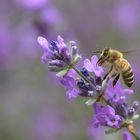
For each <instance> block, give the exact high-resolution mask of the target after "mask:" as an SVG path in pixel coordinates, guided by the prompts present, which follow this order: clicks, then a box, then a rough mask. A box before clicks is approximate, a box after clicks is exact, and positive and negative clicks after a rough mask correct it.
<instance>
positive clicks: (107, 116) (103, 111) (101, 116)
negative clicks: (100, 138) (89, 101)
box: [93, 103, 123, 128]
mask: <svg viewBox="0 0 140 140" xmlns="http://www.w3.org/2000/svg"><path fill="white" fill-rule="evenodd" d="M94 111H95V115H94V118H93V126H94V127H95V128H97V127H99V126H108V127H112V128H119V127H120V125H121V123H122V121H123V119H122V117H121V116H119V115H116V114H115V110H114V108H112V107H111V106H109V105H106V106H102V105H100V104H98V103H94Z"/></svg>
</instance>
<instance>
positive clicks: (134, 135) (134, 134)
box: [129, 131, 140, 140]
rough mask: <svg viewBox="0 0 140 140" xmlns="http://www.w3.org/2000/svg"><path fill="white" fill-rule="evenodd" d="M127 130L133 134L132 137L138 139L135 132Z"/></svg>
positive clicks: (139, 139) (139, 138)
mask: <svg viewBox="0 0 140 140" xmlns="http://www.w3.org/2000/svg"><path fill="white" fill-rule="evenodd" d="M129 132H130V133H131V134H132V135H133V137H134V138H135V139H136V140H140V137H139V136H137V134H136V133H134V132H131V131H129Z"/></svg>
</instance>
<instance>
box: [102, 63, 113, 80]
mask: <svg viewBox="0 0 140 140" xmlns="http://www.w3.org/2000/svg"><path fill="white" fill-rule="evenodd" d="M112 70H113V66H111V68H110V70H109V71H108V73H107V74H106V75H105V76H104V78H103V80H105V79H106V78H107V76H108V75H109V74H110V72H111V71H112Z"/></svg>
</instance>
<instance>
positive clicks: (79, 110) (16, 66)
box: [0, 0, 140, 140]
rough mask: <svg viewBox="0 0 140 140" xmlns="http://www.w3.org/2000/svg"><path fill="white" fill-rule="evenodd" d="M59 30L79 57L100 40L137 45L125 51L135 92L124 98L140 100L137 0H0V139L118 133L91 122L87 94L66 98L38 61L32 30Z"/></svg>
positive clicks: (57, 139)
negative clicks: (129, 51) (74, 46)
mask: <svg viewBox="0 0 140 140" xmlns="http://www.w3.org/2000/svg"><path fill="white" fill-rule="evenodd" d="M59 34H60V35H61V36H62V37H64V38H65V40H66V42H67V41H68V40H75V41H76V42H77V43H78V47H79V50H80V53H81V54H82V56H83V59H84V58H87V57H91V56H92V52H93V51H96V50H101V49H102V48H104V47H105V46H109V47H112V48H115V49H119V50H136V51H135V52H134V53H131V54H129V55H127V56H126V58H127V59H128V60H129V62H130V63H131V64H132V67H133V69H134V73H135V83H134V86H133V89H134V90H135V93H136V94H135V95H130V97H129V99H128V102H130V103H131V102H132V101H133V100H135V99H137V100H140V86H139V83H140V73H139V72H140V51H139V50H140V1H139V0H116V1H112V0H86V1H85V0H69V1H68V0H0V140H71V139H73V140H102V139H104V140H105V139H107V140H109V139H110V140H112V139H113V140H115V139H116V140H118V139H122V138H121V137H122V134H121V133H117V134H115V135H112V136H106V135H105V134H104V132H103V130H102V129H93V128H91V126H90V123H91V119H92V114H93V111H92V107H86V105H85V104H84V103H85V101H86V99H83V98H77V99H76V100H73V101H68V100H67V99H66V97H65V91H64V90H63V88H62V87H61V86H60V84H59V83H58V82H57V81H56V79H55V77H54V75H52V74H51V73H50V72H48V70H47V66H46V65H43V64H41V62H40V56H41V55H42V51H41V49H40V48H39V45H38V43H37V41H36V39H37V36H39V35H42V36H44V37H46V38H47V39H49V40H54V39H56V37H57V35H59ZM139 122H140V121H137V125H136V126H137V129H138V128H139V129H140V127H139V125H140V123H139Z"/></svg>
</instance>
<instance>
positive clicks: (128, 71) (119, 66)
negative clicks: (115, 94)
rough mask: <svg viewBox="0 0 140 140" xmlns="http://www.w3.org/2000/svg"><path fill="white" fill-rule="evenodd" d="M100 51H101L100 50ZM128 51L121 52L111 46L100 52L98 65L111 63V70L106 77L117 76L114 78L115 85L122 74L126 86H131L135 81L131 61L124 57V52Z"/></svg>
mask: <svg viewBox="0 0 140 140" xmlns="http://www.w3.org/2000/svg"><path fill="white" fill-rule="evenodd" d="M98 53H99V51H98ZM124 53H128V52H120V51H118V50H115V49H111V48H104V49H103V50H102V52H101V54H100V58H99V60H98V62H97V65H99V66H101V65H102V64H104V63H105V62H106V64H107V66H108V64H110V65H111V68H110V70H109V71H108V73H107V74H106V75H105V77H104V79H106V77H107V76H108V75H111V77H115V78H114V80H113V86H115V85H116V83H117V81H118V80H119V78H120V76H121V77H122V79H123V81H124V83H125V85H126V86H128V87H131V86H132V85H133V83H134V74H133V70H132V67H131V65H130V63H129V62H128V61H127V60H126V59H125V58H124V56H123V54H124Z"/></svg>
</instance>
